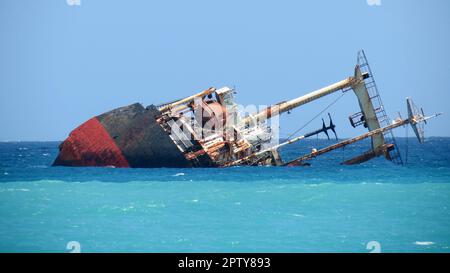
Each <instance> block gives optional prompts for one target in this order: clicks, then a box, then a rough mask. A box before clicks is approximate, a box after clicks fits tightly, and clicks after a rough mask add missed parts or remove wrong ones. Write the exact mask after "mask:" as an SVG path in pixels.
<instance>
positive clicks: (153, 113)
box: [53, 103, 211, 168]
mask: <svg viewBox="0 0 450 273" xmlns="http://www.w3.org/2000/svg"><path fill="white" fill-rule="evenodd" d="M158 115H160V112H159V111H158V110H157V109H156V107H154V106H149V107H147V108H144V107H143V106H142V105H141V104H138V103H136V104H132V105H129V106H125V107H121V108H117V109H115V110H112V111H109V112H107V113H104V114H102V115H99V116H96V117H94V118H91V119H90V120H88V121H86V122H85V123H83V124H82V125H80V126H79V127H78V128H76V129H75V130H73V131H72V132H71V133H70V135H69V137H68V138H67V139H66V140H65V141H64V142H62V143H61V145H60V147H59V149H60V152H59V154H58V157H57V158H56V159H55V161H54V163H53V166H78V167H79V166H86V167H88V166H103V167H105V166H114V167H119V168H126V167H131V168H155V167H177V168H184V167H208V166H210V165H211V162H210V161H209V162H208V161H207V160H205V161H204V162H201V165H194V163H192V162H190V161H188V160H187V159H186V158H185V157H184V154H183V153H182V152H181V151H180V150H179V149H178V147H177V146H176V145H175V143H174V142H173V141H172V139H171V138H170V136H169V135H168V134H167V133H166V132H165V131H164V130H163V128H162V127H161V126H160V125H159V124H158V123H157V122H156V119H155V117H157V116H158Z"/></svg>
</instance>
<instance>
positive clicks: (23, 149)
mask: <svg viewBox="0 0 450 273" xmlns="http://www.w3.org/2000/svg"><path fill="white" fill-rule="evenodd" d="M397 141H398V142H399V146H400V148H401V151H402V153H403V154H405V153H406V148H405V147H406V146H405V145H406V142H408V143H409V148H408V164H407V165H406V166H403V167H402V166H397V165H394V164H393V163H391V162H387V161H386V160H383V159H382V158H379V159H376V160H373V161H370V162H368V163H365V164H363V165H359V166H342V165H339V162H341V161H342V160H344V159H348V158H350V157H351V156H352V155H356V154H358V153H361V152H363V151H365V150H366V148H367V143H361V144H358V145H354V146H352V147H348V148H346V149H345V150H338V151H335V152H332V153H330V154H328V155H326V156H324V157H322V158H319V159H316V160H314V161H312V162H311V163H312V166H310V167H289V168H287V167H286V168H285V167H234V168H222V169H113V168H67V167H50V165H51V163H52V161H53V160H54V158H55V157H56V155H57V152H58V144H59V142H2V143H0V160H1V161H0V252H68V251H69V250H67V244H68V243H69V242H70V241H76V242H78V243H79V245H80V247H81V249H80V250H81V252H369V250H368V249H367V245H368V243H369V242H372V241H374V242H372V243H370V244H369V245H373V244H375V245H378V246H379V247H380V249H379V250H380V251H381V252H450V138H429V139H428V140H427V143H426V144H424V145H419V144H418V143H417V141H416V140H415V139H412V138H411V139H405V138H400V139H398V140H397ZM330 143H331V142H329V141H326V140H308V141H304V142H299V143H297V144H295V145H291V146H289V147H287V148H285V149H284V150H283V151H282V155H283V157H284V158H285V159H289V158H293V157H294V156H295V155H297V154H301V153H302V152H307V151H308V150H309V149H310V148H311V147H312V146H315V147H320V146H324V145H327V144H330ZM404 160H405V158H404Z"/></svg>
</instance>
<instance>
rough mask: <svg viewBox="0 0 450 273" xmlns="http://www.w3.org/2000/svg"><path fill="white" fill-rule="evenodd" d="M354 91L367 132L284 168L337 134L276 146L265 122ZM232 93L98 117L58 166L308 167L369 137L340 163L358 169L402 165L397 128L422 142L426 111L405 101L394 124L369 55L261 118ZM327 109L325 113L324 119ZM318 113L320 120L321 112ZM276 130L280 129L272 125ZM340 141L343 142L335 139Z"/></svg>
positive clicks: (212, 92) (63, 149) (65, 145)
mask: <svg viewBox="0 0 450 273" xmlns="http://www.w3.org/2000/svg"><path fill="white" fill-rule="evenodd" d="M336 92H341V93H342V94H346V93H353V94H354V95H355V96H356V99H357V102H358V103H357V105H358V107H359V111H358V112H356V113H355V114H352V115H350V116H349V120H350V124H351V126H352V127H357V126H364V127H365V128H367V129H368V131H369V132H367V133H365V134H363V135H360V136H357V137H354V138H351V139H347V140H343V141H341V142H338V143H336V144H333V145H331V146H328V147H325V148H321V149H320V150H317V149H315V148H314V149H312V151H311V153H308V154H304V155H301V156H299V157H298V158H296V159H294V160H292V161H290V162H287V163H285V162H283V160H282V158H281V156H280V154H279V151H278V150H279V148H281V147H282V146H284V145H288V144H292V143H294V142H297V141H301V140H302V139H305V138H307V137H311V136H315V135H318V134H322V133H323V134H325V135H326V136H327V137H328V138H329V134H328V132H329V131H332V132H333V133H334V134H335V135H336V131H335V125H334V124H333V122H332V120H331V115H329V114H328V115H329V120H330V125H329V126H326V124H325V121H324V120H323V119H322V122H323V124H322V127H321V128H320V129H318V130H314V131H312V132H309V133H305V134H304V135H301V136H297V137H295V138H293V139H288V140H287V141H286V142H283V143H279V142H278V138H277V136H276V135H275V134H274V132H273V130H272V129H273V128H272V127H271V126H272V124H271V125H269V124H268V121H269V120H271V123H272V121H273V119H274V118H276V117H279V116H280V115H281V114H283V113H285V112H289V111H291V110H293V109H295V108H298V107H301V106H302V105H304V104H307V103H310V102H312V101H315V100H318V99H320V98H322V97H324V96H328V95H330V94H334V93H336ZM234 93H235V91H234V90H233V89H232V88H229V87H222V88H219V89H216V88H214V87H211V88H209V89H206V90H203V91H201V92H199V93H197V94H194V95H191V96H189V97H186V98H183V99H179V100H175V101H173V102H170V103H165V104H162V105H158V106H155V105H150V106H148V107H144V106H143V105H142V104H139V103H135V104H132V105H129V106H125V107H121V108H117V109H114V110H112V111H109V112H106V113H104V114H101V115H98V116H95V117H93V118H91V119H89V120H88V121H86V122H85V123H83V124H82V125H80V126H79V127H78V128H76V129H75V130H73V131H72V132H71V133H70V135H69V137H68V138H67V139H66V140H65V141H63V142H62V143H61V145H60V147H59V149H60V152H59V154H58V156H57V158H56V159H55V161H54V163H53V166H73V167H76V166H103V167H105V166H110V167H119V168H160V167H169V168H170V167H171V168H192V167H229V166H238V165H250V166H254V165H265V166H267V165H272V166H307V165H309V163H308V161H309V160H311V159H313V158H315V157H317V156H320V155H321V154H324V153H328V152H331V151H333V150H336V149H338V148H342V147H344V146H346V145H350V144H352V143H355V142H357V141H361V140H363V139H365V138H369V137H370V138H371V148H370V149H369V150H368V151H367V152H366V153H364V154H362V155H359V156H357V157H355V158H350V159H347V160H345V161H344V162H343V164H359V163H362V162H365V161H367V160H370V159H372V158H375V157H378V156H383V157H385V158H386V159H388V160H391V161H394V162H397V163H400V164H402V159H401V156H400V153H399V151H398V147H397V145H396V143H395V138H394V137H393V134H392V129H394V128H397V127H400V126H404V125H406V124H409V125H411V126H412V127H413V130H414V132H415V134H416V136H417V137H418V139H419V141H420V142H423V128H422V124H423V123H425V122H426V120H427V119H429V118H431V117H434V116H436V115H434V116H431V117H425V115H424V114H423V111H422V110H421V109H420V111H419V110H418V108H417V107H416V106H415V105H414V104H413V103H412V101H411V100H410V99H408V100H407V107H408V119H401V118H398V119H396V120H390V119H389V118H388V117H387V115H386V112H385V109H384V106H383V103H382V101H381V97H380V94H379V93H378V89H377V87H376V84H375V81H374V78H373V75H372V71H371V70H370V66H369V64H368V62H367V59H366V56H365V53H364V51H361V52H359V53H358V58H357V64H356V66H355V68H354V73H353V74H352V76H350V77H347V78H345V79H344V80H341V81H339V82H336V83H334V84H331V85H328V86H326V87H323V88H321V89H318V90H316V91H313V92H310V93H307V94H305V95H303V96H300V97H297V98H294V99H291V100H289V101H283V102H280V103H277V104H275V105H272V106H269V107H267V108H264V109H262V110H261V111H259V112H257V113H252V114H248V113H247V114H246V115H244V114H243V113H241V112H240V110H239V107H238V106H239V105H238V104H237V103H236V102H235V101H234ZM323 111H324V110H322V111H321V112H320V113H322V112H323ZM320 113H319V114H320ZM275 125H276V124H275ZM336 141H338V138H337V135H336Z"/></svg>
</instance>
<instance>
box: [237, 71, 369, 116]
mask: <svg viewBox="0 0 450 273" xmlns="http://www.w3.org/2000/svg"><path fill="white" fill-rule="evenodd" d="M364 76H365V75H363V78H362V79H364ZM358 82H359V80H358V79H357V78H355V77H348V78H347V79H345V80H342V81H340V82H337V83H334V84H331V85H329V86H327V87H324V88H321V89H319V90H316V91H313V92H311V93H308V94H306V95H303V96H301V97H298V98H295V99H292V100H289V101H285V102H280V103H278V104H275V105H272V106H269V107H267V108H266V109H264V110H262V111H260V112H259V113H257V114H256V115H254V116H248V117H246V118H245V119H243V120H242V123H243V124H245V125H248V124H251V123H252V122H255V121H256V123H259V122H263V121H265V120H267V119H269V118H272V117H274V116H276V115H280V114H282V113H285V112H287V111H289V110H292V109H294V108H297V107H299V106H302V105H303V104H306V103H309V102H312V101H314V100H317V99H319V98H321V97H324V96H327V95H330V94H332V93H334V92H337V91H339V90H343V89H346V88H348V87H352V86H353V85H355V84H357V83H358Z"/></svg>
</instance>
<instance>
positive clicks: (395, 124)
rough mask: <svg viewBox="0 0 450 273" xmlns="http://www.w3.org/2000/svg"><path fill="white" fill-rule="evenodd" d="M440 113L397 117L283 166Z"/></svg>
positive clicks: (387, 145) (414, 123)
mask: <svg viewBox="0 0 450 273" xmlns="http://www.w3.org/2000/svg"><path fill="white" fill-rule="evenodd" d="M441 114H442V113H437V114H434V115H432V116H428V117H424V116H422V115H415V116H411V115H410V116H409V118H408V119H401V118H399V119H397V120H395V121H394V122H393V123H392V124H391V125H388V126H386V127H382V128H378V129H376V130H373V131H370V132H368V133H365V134H362V135H359V136H357V137H354V138H351V139H347V140H344V141H341V142H339V143H336V144H334V145H331V146H328V147H325V148H323V149H320V150H318V151H313V152H311V153H309V154H306V155H304V156H301V157H299V158H297V159H294V160H292V161H290V162H288V163H285V164H284V166H295V165H297V164H298V163H301V162H303V161H305V160H309V159H311V158H314V157H316V156H319V155H322V154H325V153H328V152H331V151H333V150H336V149H339V148H342V147H345V146H347V145H350V144H352V143H355V142H357V141H361V140H363V139H366V138H368V137H371V136H374V135H376V134H381V133H384V132H387V131H389V130H392V129H395V128H397V127H400V126H403V125H406V124H411V126H413V128H414V127H415V126H416V124H418V123H421V122H426V121H427V120H429V119H431V118H434V117H437V116H439V115H441ZM383 146H384V148H385V149H390V147H389V144H385V145H383ZM376 152H377V151H374V155H376Z"/></svg>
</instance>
